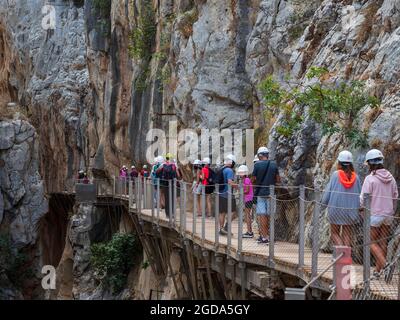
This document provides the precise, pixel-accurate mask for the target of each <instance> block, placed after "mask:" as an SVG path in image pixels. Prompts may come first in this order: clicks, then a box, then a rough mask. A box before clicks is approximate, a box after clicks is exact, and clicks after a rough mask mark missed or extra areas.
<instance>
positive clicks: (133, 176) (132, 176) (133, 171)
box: [129, 166, 139, 181]
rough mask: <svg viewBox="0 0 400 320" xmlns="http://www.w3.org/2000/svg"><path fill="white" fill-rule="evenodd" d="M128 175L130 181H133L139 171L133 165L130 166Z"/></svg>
mask: <svg viewBox="0 0 400 320" xmlns="http://www.w3.org/2000/svg"><path fill="white" fill-rule="evenodd" d="M129 176H130V178H131V181H134V180H135V178H137V177H138V176H139V172H138V171H137V169H136V167H135V166H132V167H131V172H130V173H129Z"/></svg>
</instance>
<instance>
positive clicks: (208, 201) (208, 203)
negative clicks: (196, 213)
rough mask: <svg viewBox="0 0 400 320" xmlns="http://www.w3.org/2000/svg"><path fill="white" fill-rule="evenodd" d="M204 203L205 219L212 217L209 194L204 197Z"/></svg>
mask: <svg viewBox="0 0 400 320" xmlns="http://www.w3.org/2000/svg"><path fill="white" fill-rule="evenodd" d="M206 203H207V211H206V213H207V217H209V218H210V217H212V210H211V194H207V195H206Z"/></svg>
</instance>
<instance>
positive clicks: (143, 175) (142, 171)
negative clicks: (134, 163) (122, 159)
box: [140, 164, 150, 178]
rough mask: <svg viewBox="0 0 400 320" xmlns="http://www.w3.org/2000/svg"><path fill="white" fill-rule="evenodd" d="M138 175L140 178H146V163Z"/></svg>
mask: <svg viewBox="0 0 400 320" xmlns="http://www.w3.org/2000/svg"><path fill="white" fill-rule="evenodd" d="M140 175H141V177H142V178H148V177H149V176H150V172H149V170H148V166H147V164H145V165H144V166H143V168H142V170H141V171H140Z"/></svg>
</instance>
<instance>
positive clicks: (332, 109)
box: [260, 67, 380, 147]
mask: <svg viewBox="0 0 400 320" xmlns="http://www.w3.org/2000/svg"><path fill="white" fill-rule="evenodd" d="M306 77H307V79H308V80H312V81H310V83H309V84H307V85H304V86H303V85H298V84H294V83H291V82H290V80H289V79H286V80H285V81H284V85H283V84H282V85H281V84H280V83H278V82H277V81H275V80H274V79H273V77H272V76H269V77H267V78H266V79H265V80H264V81H263V82H262V83H261V84H260V90H261V91H262V93H263V98H264V103H265V105H266V107H267V108H266V111H265V113H266V116H267V117H271V116H272V115H274V114H276V113H281V112H283V121H282V124H281V125H280V126H278V127H277V129H276V130H277V132H278V133H279V134H280V135H282V136H285V137H290V136H292V135H293V134H294V133H295V131H296V130H298V129H299V127H300V125H301V123H302V122H303V120H304V116H303V114H302V112H303V111H302V110H301V108H296V106H304V107H308V114H309V116H310V118H311V119H312V120H314V121H315V122H316V123H318V124H320V125H321V128H322V133H323V134H324V135H325V134H333V133H340V134H341V135H342V136H343V137H344V139H347V140H348V141H349V143H351V144H352V145H354V146H355V147H364V146H366V145H367V133H366V132H364V131H361V130H360V129H359V118H358V116H359V113H360V111H361V110H362V109H363V108H364V107H366V106H370V107H373V108H376V107H378V106H379V103H380V101H379V100H378V99H377V98H376V97H374V96H371V95H369V94H368V93H367V92H366V89H365V83H364V82H361V81H351V82H344V81H342V82H340V81H339V82H338V81H330V78H331V74H330V73H329V71H328V70H327V69H325V68H320V67H311V68H310V69H309V71H308V73H307V75H306Z"/></svg>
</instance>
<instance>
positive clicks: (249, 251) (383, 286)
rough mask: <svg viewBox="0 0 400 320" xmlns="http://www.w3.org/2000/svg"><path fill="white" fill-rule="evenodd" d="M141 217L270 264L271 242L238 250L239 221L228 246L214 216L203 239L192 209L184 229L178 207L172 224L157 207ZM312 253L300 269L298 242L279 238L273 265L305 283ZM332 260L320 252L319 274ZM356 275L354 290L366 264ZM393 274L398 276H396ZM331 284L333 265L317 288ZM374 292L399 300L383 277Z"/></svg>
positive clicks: (211, 246) (244, 259) (221, 250)
mask: <svg viewBox="0 0 400 320" xmlns="http://www.w3.org/2000/svg"><path fill="white" fill-rule="evenodd" d="M131 212H132V213H133V214H137V210H136V208H134V207H133V208H131ZM139 217H140V218H141V219H142V220H144V221H147V222H151V223H155V224H159V225H160V226H162V227H166V228H170V229H171V228H172V229H175V231H176V232H178V233H181V234H182V235H183V236H184V238H187V239H190V240H192V241H193V242H194V243H196V244H198V245H199V246H200V247H202V248H204V249H207V250H211V251H214V252H215V253H221V254H227V255H228V256H230V257H231V258H232V259H235V260H238V261H242V262H245V263H249V264H255V265H260V266H265V267H268V266H269V264H268V258H269V250H268V245H265V244H264V245H262V244H257V243H256V240H255V239H243V240H242V241H243V242H242V252H241V254H239V253H238V237H237V235H238V229H239V228H238V222H237V220H235V221H233V222H232V233H233V237H232V240H231V244H230V245H228V238H227V237H226V236H221V235H219V236H218V238H217V241H216V233H215V218H206V219H205V223H204V226H205V232H204V239H203V237H202V225H203V224H202V217H196V223H195V230H196V231H195V234H193V214H192V213H190V212H187V213H186V217H185V218H184V222H186V223H185V228H182V227H181V224H180V214H179V208H178V209H177V217H176V220H175V221H174V222H173V225H171V223H170V221H169V219H168V218H167V217H166V215H165V213H164V210H161V212H160V216H159V219H158V218H157V212H156V210H154V215H153V216H152V210H150V209H142V210H141V213H140V214H139ZM182 231H183V233H182ZM311 256H312V252H311V248H306V249H305V252H304V268H302V269H301V270H300V269H299V268H298V261H299V246H298V244H296V243H288V242H279V241H278V242H275V246H274V259H273V262H274V266H273V268H274V269H275V270H277V271H279V272H283V273H287V274H290V275H293V276H297V277H299V278H301V279H303V280H304V281H305V282H308V281H310V280H311V258H312V257H311ZM331 262H332V254H328V253H319V255H318V274H319V273H321V272H322V271H323V270H324V269H326V268H327V267H328V265H329V264H330V263H331ZM269 267H270V266H269ZM371 272H372V271H371ZM353 276H354V278H353V279H352V288H353V289H354V287H355V285H357V284H360V283H362V281H363V267H362V266H361V265H354V269H353ZM371 276H372V274H371ZM394 277H398V276H397V275H395V276H394ZM391 282H392V283H395V284H397V283H398V280H397V279H395V278H394V279H393V280H392V281H391ZM332 283H333V268H332V267H331V268H330V269H328V271H327V272H326V273H325V274H324V275H322V276H321V278H320V280H319V281H317V282H316V287H318V288H320V289H322V290H325V291H330V288H329V287H330V286H331V285H332ZM371 294H372V295H374V296H375V297H376V298H378V299H390V300H397V299H398V296H397V295H398V288H397V285H393V284H388V283H386V282H385V281H384V280H373V281H372V282H371Z"/></svg>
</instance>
